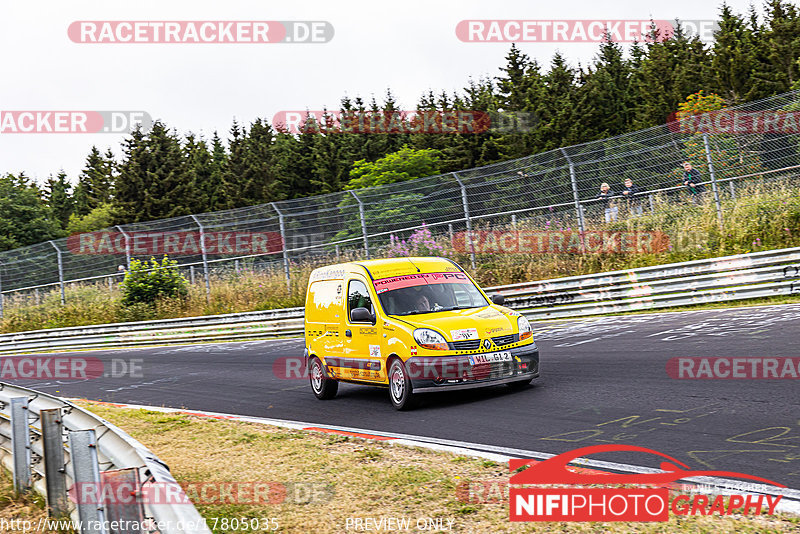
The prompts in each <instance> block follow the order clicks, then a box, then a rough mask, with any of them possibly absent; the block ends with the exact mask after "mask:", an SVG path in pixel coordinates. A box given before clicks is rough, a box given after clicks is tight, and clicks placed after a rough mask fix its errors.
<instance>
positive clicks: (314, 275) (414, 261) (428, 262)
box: [311, 256, 461, 281]
mask: <svg viewBox="0 0 800 534" xmlns="http://www.w3.org/2000/svg"><path fill="white" fill-rule="evenodd" d="M357 267H362V268H364V269H366V270H367V271H368V272H369V274H370V275H371V276H372V278H374V279H375V280H380V279H381V278H388V277H390V276H403V275H406V274H415V273H455V272H461V268H460V267H458V265H456V264H455V263H454V262H452V261H450V260H448V259H446V258H438V257H433V256H426V257H410V258H406V257H404V258H382V259H377V260H364V261H354V262H350V263H339V264H336V265H328V266H326V267H320V268H318V269H314V270H313V271H312V272H311V280H312V281H316V280H326V279H341V278H343V277H344V274H345V272H352V271H353V270H354V268H357ZM358 270H359V271H361V270H360V269H358ZM361 272H362V273H363V271H361Z"/></svg>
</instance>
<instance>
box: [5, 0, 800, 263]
mask: <svg viewBox="0 0 800 534" xmlns="http://www.w3.org/2000/svg"><path fill="white" fill-rule="evenodd" d="M718 24H719V30H718V32H717V33H716V34H715V40H714V42H713V43H711V44H705V43H703V42H701V41H700V40H699V39H698V38H697V37H690V36H687V35H684V34H683V33H682V32H681V30H680V28H678V29H677V31H676V33H675V34H674V35H672V36H670V37H669V38H664V36H659V35H658V34H657V31H656V30H653V34H651V35H650V36H649V37H650V38H649V39H647V40H645V42H643V43H635V44H634V45H632V46H631V48H630V50H629V51H628V52H626V51H625V50H624V49H623V47H622V46H621V45H620V44H619V43H615V42H612V41H610V40H607V41H605V42H603V43H601V44H600V45H599V50H598V53H597V55H596V56H595V58H594V59H593V61H591V62H590V64H588V65H586V66H581V65H578V66H572V65H570V63H569V61H568V60H567V58H566V57H565V56H564V55H562V54H561V53H556V54H555V55H554V56H553V58H552V59H551V61H550V63H549V65H546V66H543V65H540V64H539V63H538V62H537V61H535V60H533V59H531V58H530V57H528V56H527V55H526V54H524V53H523V52H522V51H521V50H520V49H519V48H518V47H517V46H515V45H512V46H511V48H510V50H509V51H508V52H507V54H506V55H505V62H504V64H503V65H502V66H501V67H500V68H499V71H500V72H499V74H498V76H496V77H485V78H479V79H469V80H468V82H467V84H466V86H465V87H464V88H463V89H462V90H461V91H459V92H456V93H454V94H448V93H446V92H443V91H442V92H435V91H433V90H429V91H427V92H426V93H425V94H423V95H422V96H421V97H420V99H419V101H418V102H417V104H416V106H415V107H416V109H417V110H440V111H441V110H445V111H446V110H471V111H485V112H495V111H504V112H509V111H510V112H527V113H530V114H532V115H533V116H535V117H536V118H537V124H536V127H535V128H533V129H532V130H530V131H506V132H503V131H491V130H490V131H488V132H485V133H480V134H466V133H464V134H432V133H398V134H374V133H370V134H367V133H330V132H328V133H319V132H320V130H319V128H315V126H319V125H316V124H315V123H314V119H313V118H311V117H309V118H307V121H306V124H305V125H304V126H305V127H304V128H303V129H302V130H301V132H300V133H291V132H289V131H287V130H285V129H283V128H281V127H276V126H275V125H272V124H270V122H269V120H267V119H261V118H260V119H256V120H255V121H254V122H252V123H251V124H249V125H242V124H239V123H237V122H235V121H234V123H233V125H232V127H231V128H230V130H229V131H228V132H227V136H226V138H225V139H223V138H221V137H220V136H219V135H218V134H217V133H215V134H214V135H213V136H212V137H211V139H204V138H202V137H199V136H197V135H195V134H192V133H188V134H180V133H178V132H177V131H176V130H175V129H172V128H170V127H169V126H168V125H167V124H165V123H164V122H163V121H156V122H155V123H154V124H153V127H152V128H151V129H150V130H149V131H147V132H143V131H141V130H135V131H133V132H132V133H131V134H130V136H129V137H128V138H127V139H126V140H125V141H124V142H123V144H122V154H121V156H120V157H119V158H115V157H114V154H113V153H112V152H111V150H107V151H106V152H102V151H101V150H99V149H98V148H96V147H92V149H91V151H90V152H89V154H88V156H87V158H86V164H85V167H84V169H83V171H82V172H81V173H80V175H79V176H77V177H76V179H75V180H71V179H70V177H68V176H67V175H66V174H65V173H64V172H59V173H57V174H56V175H55V176H51V177H50V178H49V179H48V180H47V183H46V184H44V185H43V186H39V185H38V184H36V183H35V182H34V181H33V180H31V179H30V178H28V177H27V176H25V174H24V173H20V174H16V175H14V174H5V175H3V176H0V250H7V249H11V248H15V247H19V246H24V245H28V244H33V243H37V242H41V241H44V240H47V239H53V238H56V237H62V236H65V235H69V234H72V233H77V232H85V231H91V230H96V229H101V228H105V227H109V226H112V225H115V224H126V223H133V222H141V221H148V220H154V219H162V218H168V217H176V216H181V215H188V214H192V213H203V212H210V211H218V210H223V209H229V208H237V207H243V206H249V205H255V204H261V203H265V202H272V201H278V200H285V199H294V198H301V197H306V196H309V195H316V194H322V193H330V192H335V191H341V190H343V189H348V188H355V187H368V186H372V185H378V184H383V183H392V182H397V181H403V180H408V179H413V178H418V177H420V176H428V175H431V174H437V173H443V172H451V171H457V170H461V169H466V168H471V167H477V166H482V165H487V164H490V163H495V162H499V161H504V160H509V159H515V158H520V157H523V156H528V155H531V154H535V153H538V152H542V151H546V150H551V149H554V148H558V147H562V146H567V145H573V144H577V143H583V142H587V141H592V140H597V139H602V138H605V137H610V136H615V135H620V134H623V133H626V132H630V131H634V130H639V129H643V128H647V127H651V126H655V125H658V124H663V123H664V122H665V121H666V120H667V118H668V117H669V116H670V114H672V113H674V112H675V111H676V110H677V109H678V106H679V104H680V103H681V102H683V101H685V99H686V98H687V96H689V95H692V94H694V93H697V92H698V91H704V92H705V93H706V94H709V93H715V94H717V95H720V97H722V99H723V100H724V102H725V104H726V105H736V104H740V103H743V102H748V101H752V100H757V99H760V98H765V97H769V96H772V95H776V94H780V93H783V92H787V91H790V90H792V89H798V88H800V63H799V62H798V60H799V59H800V11H799V10H798V8H797V7H795V6H794V5H792V4H791V3H790V2H788V1H786V0H768V1H767V2H766V3H765V5H764V7H763V8H762V10H761V12H759V11H758V10H756V8H753V7H751V9H750V11H749V12H748V13H746V14H739V13H736V12H734V11H733V10H732V9H731V8H730V7H728V6H725V5H723V6H722V7H721V8H720V15H719V20H718ZM400 109H401V106H400V104H399V103H398V102H397V101H396V99H395V97H394V96H393V93H392V91H391V90H390V89H389V90H387V91H386V94H385V95H384V96H383V97H382V99H380V101H379V100H378V99H376V98H374V97H373V98H372V99H370V100H368V101H367V100H364V99H362V98H360V97H359V98H349V97H344V98H342V99H341V101H340V103H339V110H338V111H339V112H342V113H344V112H362V113H368V114H369V113H373V114H374V113H387V114H391V113H393V112H396V111H398V110H400Z"/></svg>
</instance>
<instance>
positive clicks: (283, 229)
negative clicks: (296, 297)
mask: <svg viewBox="0 0 800 534" xmlns="http://www.w3.org/2000/svg"><path fill="white" fill-rule="evenodd" d="M271 205H272V209H274V210H275V213H277V214H278V226H279V227H280V230H281V241H283V246H282V247H281V248H283V272H284V274H285V275H286V291H287V292H288V293H289V294H290V295H291V293H292V276H291V273H290V271H289V249H288V248H287V245H288V241H287V240H286V225H285V224H284V222H283V212H282V211H281V210H279V209H278V206H277V204H275V203H274V202H272V203H271Z"/></svg>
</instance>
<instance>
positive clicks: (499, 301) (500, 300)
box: [492, 293, 506, 306]
mask: <svg viewBox="0 0 800 534" xmlns="http://www.w3.org/2000/svg"><path fill="white" fill-rule="evenodd" d="M505 301H506V298H505V297H504V296H503V295H501V294H500V293H495V294H494V295H492V302H494V303H495V304H497V305H498V306H502V305H503V303H505Z"/></svg>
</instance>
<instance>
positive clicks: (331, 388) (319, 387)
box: [308, 356, 339, 400]
mask: <svg viewBox="0 0 800 534" xmlns="http://www.w3.org/2000/svg"><path fill="white" fill-rule="evenodd" d="M308 379H309V381H310V382H311V390H312V391H313V392H314V395H316V396H317V398H318V399H320V400H328V399H332V398H334V397H335V396H336V393H337V392H338V391H339V382H338V381H336V380H334V379H332V378H328V377H327V376H326V373H325V368H324V367H323V366H322V362H321V361H320V360H319V358H317V357H316V356H314V357H313V358H311V361H310V362H308Z"/></svg>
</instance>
